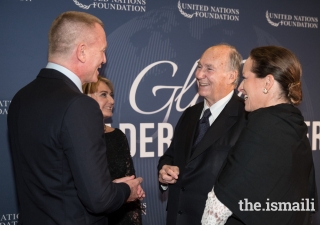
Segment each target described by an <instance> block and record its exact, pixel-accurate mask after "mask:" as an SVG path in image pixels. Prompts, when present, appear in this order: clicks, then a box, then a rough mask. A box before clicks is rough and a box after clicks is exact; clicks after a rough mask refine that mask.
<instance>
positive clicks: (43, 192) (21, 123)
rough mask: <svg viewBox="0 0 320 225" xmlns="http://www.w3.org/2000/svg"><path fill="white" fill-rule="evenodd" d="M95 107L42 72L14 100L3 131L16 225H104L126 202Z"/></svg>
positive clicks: (63, 80) (65, 81)
mask: <svg viewBox="0 0 320 225" xmlns="http://www.w3.org/2000/svg"><path fill="white" fill-rule="evenodd" d="M102 121H103V117H102V113H101V110H100V109H99V106H98V104H97V102H96V101H95V100H93V99H91V98H90V97H88V96H86V95H84V94H82V93H81V92H80V91H79V89H78V88H77V87H76V85H75V84H74V83H73V82H72V81H71V80H70V79H69V78H67V77H66V76H65V75H63V74H62V73H60V72H58V71H56V70H53V69H42V70H41V71H40V73H39V75H38V76H37V78H36V79H35V80H34V81H32V82H31V83H30V84H28V85H27V86H25V87H24V88H22V89H21V90H20V91H19V92H18V93H17V94H16V95H15V96H14V98H13V100H12V102H11V104H10V107H9V112H8V131H9V139H10V145H11V152H12V158H13V165H14V171H15V180H16V187H17V194H18V200H19V204H18V205H19V224H23V225H29V224H46V225H51V224H64V225H67V224H70V225H71V224H72V225H74V224H77V225H82V224H101V225H102V224H107V218H106V216H105V215H104V214H105V213H108V212H111V211H113V210H116V209H118V208H119V207H120V206H121V205H122V204H123V203H124V202H125V201H126V199H127V198H128V196H129V194H130V188H129V186H128V185H127V184H114V183H112V179H111V177H110V174H109V171H108V167H107V157H106V145H105V141H104V138H103V133H104V132H103V123H102Z"/></svg>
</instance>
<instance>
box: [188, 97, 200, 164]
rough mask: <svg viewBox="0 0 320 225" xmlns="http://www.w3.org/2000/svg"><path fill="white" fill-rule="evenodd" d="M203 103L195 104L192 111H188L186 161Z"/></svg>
mask: <svg viewBox="0 0 320 225" xmlns="http://www.w3.org/2000/svg"><path fill="white" fill-rule="evenodd" d="M203 104H204V103H203V102H200V103H198V104H197V105H195V106H194V108H193V109H192V111H190V118H188V120H189V123H188V127H187V128H186V130H185V132H186V135H187V142H186V145H185V146H186V148H187V151H185V158H186V161H188V160H189V158H190V154H191V149H192V145H193V139H194V135H195V133H196V130H197V126H198V121H199V118H200V115H201V112H202V109H203Z"/></svg>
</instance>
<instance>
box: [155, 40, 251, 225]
mask: <svg viewBox="0 0 320 225" xmlns="http://www.w3.org/2000/svg"><path fill="white" fill-rule="evenodd" d="M241 60H242V58H241V55H240V54H239V53H238V52H237V51H236V49H235V48H234V47H232V46H229V45H226V44H220V45H216V46H212V47H210V48H208V49H207V50H206V51H205V52H204V53H203V55H202V56H201V58H200V60H199V62H198V67H197V70H196V79H197V84H198V93H199V95H200V96H203V97H204V102H200V103H198V104H196V105H194V106H192V107H190V108H188V109H187V110H186V111H185V112H184V113H183V114H182V116H181V117H180V119H179V121H178V123H177V125H176V128H175V132H174V137H173V140H172V142H171V145H170V147H169V148H168V150H167V151H166V152H165V154H164V155H163V156H162V157H161V158H160V160H159V165H158V171H159V182H160V190H161V191H165V190H167V189H169V197H168V204H167V225H174V224H178V225H188V224H192V225H196V224H201V217H202V214H203V210H204V207H205V203H206V199H207V195H208V192H210V191H211V190H212V188H213V185H214V183H215V180H216V178H217V176H218V173H219V170H220V168H221V166H222V164H223V162H224V160H225V159H226V156H227V154H228V151H229V150H230V148H231V147H232V146H233V145H234V143H235V142H236V140H237V139H238V136H239V134H240V131H241V130H242V128H243V127H244V125H245V111H244V104H243V100H242V99H241V98H239V97H238V96H237V95H236V94H235V93H234V89H235V88H236V86H237V83H238V79H239V78H238V77H239V70H240V65H241ZM206 109H208V110H206ZM206 111H207V112H208V121H207V123H208V125H207V126H208V127H209V128H208V129H207V130H206V132H203V133H204V135H203V137H202V138H198V136H199V135H198V133H201V132H202V131H203V129H204V128H201V129H200V130H199V131H197V128H198V124H200V123H202V122H201V121H202V117H203V114H205V115H207V113H205V112H206ZM210 114H211V115H210ZM199 119H201V120H200V121H199ZM195 139H198V140H197V141H196V140H195ZM195 141H196V142H197V143H195Z"/></svg>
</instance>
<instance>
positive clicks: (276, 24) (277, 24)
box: [266, 10, 280, 27]
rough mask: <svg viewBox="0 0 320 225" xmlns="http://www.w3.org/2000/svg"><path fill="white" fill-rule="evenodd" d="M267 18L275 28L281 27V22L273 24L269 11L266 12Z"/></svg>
mask: <svg viewBox="0 0 320 225" xmlns="http://www.w3.org/2000/svg"><path fill="white" fill-rule="evenodd" d="M266 18H267V21H268V23H270V24H271V25H272V26H274V27H277V26H279V24H280V22H279V23H275V22H272V21H271V20H270V17H269V13H268V10H267V12H266Z"/></svg>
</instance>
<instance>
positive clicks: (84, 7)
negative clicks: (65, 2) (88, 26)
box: [73, 0, 92, 9]
mask: <svg viewBox="0 0 320 225" xmlns="http://www.w3.org/2000/svg"><path fill="white" fill-rule="evenodd" d="M73 2H74V3H75V4H76V5H77V6H79V7H80V8H82V9H89V8H90V6H91V5H92V4H90V5H83V4H81V3H80V2H78V1H77V0H73Z"/></svg>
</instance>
